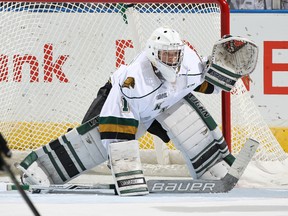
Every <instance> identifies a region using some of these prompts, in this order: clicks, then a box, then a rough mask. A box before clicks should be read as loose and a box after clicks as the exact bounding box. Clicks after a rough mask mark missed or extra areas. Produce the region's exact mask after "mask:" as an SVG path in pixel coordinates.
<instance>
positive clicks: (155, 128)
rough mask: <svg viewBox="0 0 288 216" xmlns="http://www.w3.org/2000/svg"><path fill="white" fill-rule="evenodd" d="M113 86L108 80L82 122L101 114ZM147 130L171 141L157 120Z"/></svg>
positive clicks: (166, 141) (164, 139)
mask: <svg viewBox="0 0 288 216" xmlns="http://www.w3.org/2000/svg"><path fill="white" fill-rule="evenodd" d="M111 88H112V84H111V83H110V82H107V83H106V84H105V85H104V86H103V87H101V88H100V89H99V91H98V93H97V98H95V99H94V101H93V102H92V104H91V105H90V107H89V109H88V111H87V112H86V114H85V116H84V118H83V120H82V124H83V123H85V122H87V121H88V120H90V119H92V118H94V117H96V116H98V115H99V114H100V112H101V109H102V107H103V105H104V103H105V101H106V99H107V97H108V95H109V93H110V90H111ZM147 131H148V132H149V133H151V134H154V135H156V136H158V137H159V138H160V139H162V141H163V142H165V143H168V142H169V141H170V138H169V137H168V135H167V131H166V130H165V129H164V128H163V127H162V126H161V124H160V123H159V122H158V121H157V120H154V121H153V123H152V124H151V125H150V127H149V128H148V130H147Z"/></svg>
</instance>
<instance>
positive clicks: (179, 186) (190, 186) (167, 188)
mask: <svg viewBox="0 0 288 216" xmlns="http://www.w3.org/2000/svg"><path fill="white" fill-rule="evenodd" d="M148 186H149V191H150V192H178V193H187V192H197V191H198V192H202V191H206V192H213V191H214V188H215V183H212V182H204V183H202V182H195V183H192V182H188V183H183V182H169V183H163V182H155V183H152V184H151V185H150V182H149V181H148Z"/></svg>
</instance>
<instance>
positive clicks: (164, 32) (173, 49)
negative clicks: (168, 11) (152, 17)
mask: <svg viewBox="0 0 288 216" xmlns="http://www.w3.org/2000/svg"><path fill="white" fill-rule="evenodd" d="M183 50H184V43H183V42H182V40H181V38H180V36H179V34H178V32H176V31H175V30H173V29H170V28H164V27H160V28H158V29H156V30H155V31H154V32H153V33H152V35H151V36H150V38H149V39H148V41H147V45H146V49H145V52H146V56H147V58H148V59H149V60H150V61H151V63H152V64H153V66H155V67H156V68H157V69H158V70H159V71H160V73H161V75H162V76H163V78H164V79H165V80H167V81H168V82H175V80H176V75H177V73H178V72H179V70H180V66H181V63H182V60H183Z"/></svg>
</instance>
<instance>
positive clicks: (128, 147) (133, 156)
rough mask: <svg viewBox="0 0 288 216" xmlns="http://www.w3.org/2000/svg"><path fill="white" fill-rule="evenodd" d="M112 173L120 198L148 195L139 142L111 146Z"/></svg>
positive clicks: (119, 143)
mask: <svg viewBox="0 0 288 216" xmlns="http://www.w3.org/2000/svg"><path fill="white" fill-rule="evenodd" d="M109 158H110V164H111V171H112V175H113V178H114V181H115V185H116V190H117V192H118V194H119V195H120V196H135V195H146V194H148V193H149V192H148V187H147V184H146V181H145V178H144V174H143V170H142V165H141V161H140V153H139V144H138V141H137V140H132V141H127V142H118V143H111V144H110V145H109Z"/></svg>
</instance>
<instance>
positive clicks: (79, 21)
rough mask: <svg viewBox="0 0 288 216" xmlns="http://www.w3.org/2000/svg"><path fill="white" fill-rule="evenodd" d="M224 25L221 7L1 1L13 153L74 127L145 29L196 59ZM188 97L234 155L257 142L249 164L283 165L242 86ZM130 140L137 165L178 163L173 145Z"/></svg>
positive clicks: (5, 109) (193, 1) (2, 83)
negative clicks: (178, 43)
mask: <svg viewBox="0 0 288 216" xmlns="http://www.w3.org/2000/svg"><path fill="white" fill-rule="evenodd" d="M229 20H230V14H229V5H228V3H227V1H226V0H218V1H216V0H214V1H212V0H211V1H209V0H202V1H201V0H198V1H197V0H190V1H188V0H182V1H177V2H175V1H169V0H167V1H166V0H165V1H164V0H160V1H156V2H155V1H147V0H143V1H141V2H137V1H130V0H129V1H125V2H121V1H116V0H111V1H109V0H103V1H101V2H99V1H95V0H89V1H84V0H73V1H68V2H67V1H65V2H63V1H60V0H48V1H42V0H41V1H40V0H37V1H2V2H1V3H0V27H1V29H2V31H0V37H1V40H0V52H1V53H0V92H1V98H0V100H1V107H0V131H1V133H2V134H3V135H4V136H5V137H6V139H7V140H8V142H9V145H10V147H11V148H12V150H13V151H14V152H16V151H17V152H26V153H27V152H28V151H31V150H33V149H36V148H38V147H40V146H42V145H45V144H47V143H49V142H50V141H51V140H53V139H56V138H57V137H59V136H60V135H63V134H64V133H65V132H66V131H67V130H68V129H69V128H72V127H76V126H78V125H79V124H80V123H81V121H82V119H83V117H84V115H85V112H86V111H87V109H88V107H89V106H90V104H91V102H92V101H93V99H94V98H95V97H96V95H97V91H98V89H99V88H100V87H101V86H103V85H104V84H105V82H106V81H107V80H108V78H109V75H110V74H111V73H112V72H114V71H115V70H116V68H117V67H119V66H120V65H121V64H129V62H131V61H132V60H133V58H134V57H135V56H136V55H137V54H138V52H139V51H140V50H143V48H144V47H145V44H146V41H147V39H148V37H149V36H150V34H151V33H152V31H153V30H154V29H156V28H158V27H160V26H170V27H172V28H174V29H176V30H177V31H178V32H179V33H180V35H181V36H182V38H183V40H184V41H185V43H186V44H187V45H189V46H191V47H193V48H195V49H196V50H197V51H198V53H199V55H200V56H201V57H205V56H209V55H210V54H211V52H212V47H213V44H214V43H215V41H217V40H219V39H220V38H221V36H223V35H225V34H229V32H230V28H229V27H230V23H229V22H230V21H229ZM256 72H257V71H256ZM197 97H199V99H200V100H201V102H202V103H203V104H204V105H205V107H207V109H208V110H209V112H210V113H211V115H212V116H213V117H214V118H215V120H216V121H217V123H218V124H219V125H220V126H221V128H222V130H223V134H224V136H225V138H226V140H227V142H228V143H229V144H230V143H231V145H230V149H231V150H232V152H233V153H234V154H237V153H238V152H239V151H240V149H241V148H242V145H243V143H245V141H246V139H247V138H254V139H256V140H258V141H259V142H260V148H259V150H258V151H257V154H256V156H255V160H261V161H284V160H286V159H287V156H286V154H285V153H284V152H283V150H282V149H281V147H280V145H279V143H278V142H277V140H276V139H275V137H274V136H273V134H272V133H271V131H270V129H269V127H268V126H267V124H266V123H265V121H264V120H263V118H262V117H261V115H260V113H259V111H258V110H257V107H256V106H255V104H254V103H253V101H252V100H251V97H250V96H249V92H248V91H247V90H246V88H245V86H244V84H243V82H241V81H239V82H238V83H237V88H235V89H234V90H233V92H232V94H230V93H222V97H221V94H218V95H209V96H208V95H200V94H197ZM139 141H140V147H141V152H142V153H141V154H142V155H143V157H145V158H148V159H147V160H146V159H143V161H147V162H149V163H156V164H160V165H161V164H162V165H163V164H166V165H167V164H179V163H180V164H181V163H184V160H183V159H181V155H180V153H179V152H178V151H176V150H175V147H174V146H173V143H168V145H166V144H163V143H161V142H160V141H159V139H157V138H154V137H153V136H152V135H151V134H149V133H147V134H145V135H144V136H143V137H141V138H140V140H139ZM151 152H152V153H151ZM152 156H155V157H154V158H152Z"/></svg>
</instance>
